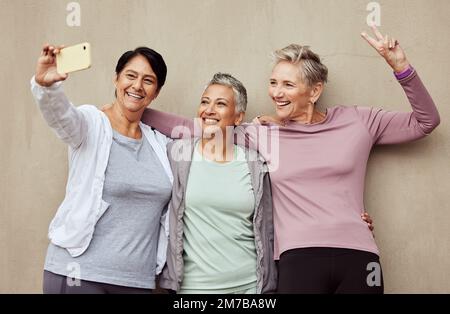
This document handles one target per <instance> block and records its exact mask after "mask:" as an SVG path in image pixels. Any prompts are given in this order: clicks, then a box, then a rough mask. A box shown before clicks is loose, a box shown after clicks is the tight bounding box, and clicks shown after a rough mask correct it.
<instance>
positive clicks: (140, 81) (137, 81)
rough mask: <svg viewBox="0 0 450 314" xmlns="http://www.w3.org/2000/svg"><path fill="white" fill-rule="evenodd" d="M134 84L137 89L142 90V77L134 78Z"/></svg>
mask: <svg viewBox="0 0 450 314" xmlns="http://www.w3.org/2000/svg"><path fill="white" fill-rule="evenodd" d="M132 86H133V89H134V90H135V91H141V90H142V79H139V78H138V79H136V80H134V82H133V85H132Z"/></svg>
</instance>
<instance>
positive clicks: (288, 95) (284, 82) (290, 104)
mask: <svg viewBox="0 0 450 314" xmlns="http://www.w3.org/2000/svg"><path fill="white" fill-rule="evenodd" d="M320 92H321V90H320ZM320 92H319V94H318V95H317V91H315V89H314V88H310V87H308V86H307V85H306V84H305V83H304V82H303V80H302V78H301V74H300V69H299V65H297V64H293V63H291V62H287V61H281V62H279V63H278V64H277V65H276V66H275V67H274V68H273V71H272V75H271V77H270V83H269V96H270V98H272V100H273V103H274V105H275V108H276V114H277V116H278V117H279V118H280V119H281V120H289V119H293V118H295V117H296V116H297V115H299V114H300V113H301V112H303V111H305V110H306V108H308V106H310V105H311V103H315V102H316V101H317V99H318V98H319V96H320Z"/></svg>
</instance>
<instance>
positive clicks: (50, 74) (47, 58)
mask: <svg viewBox="0 0 450 314" xmlns="http://www.w3.org/2000/svg"><path fill="white" fill-rule="evenodd" d="M62 48H64V46H58V47H56V46H53V45H49V44H45V45H44V46H43V47H42V51H41V55H40V57H39V59H38V62H37V66H36V75H35V80H36V83H38V84H39V85H41V86H46V87H49V86H52V85H53V84H54V83H56V82H59V81H64V80H65V79H67V77H68V76H67V74H66V73H64V74H59V73H58V72H57V70H56V56H57V55H58V53H59V52H60V50H61V49H62Z"/></svg>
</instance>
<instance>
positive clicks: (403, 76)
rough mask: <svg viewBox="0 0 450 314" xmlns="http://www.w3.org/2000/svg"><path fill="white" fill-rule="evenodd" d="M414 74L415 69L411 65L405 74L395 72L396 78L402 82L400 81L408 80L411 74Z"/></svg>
mask: <svg viewBox="0 0 450 314" xmlns="http://www.w3.org/2000/svg"><path fill="white" fill-rule="evenodd" d="M413 72H414V68H413V67H412V66H411V65H409V66H408V68H407V69H406V70H404V71H403V72H401V73H395V72H394V74H395V77H396V78H397V80H399V81H400V80H403V79H405V78H407V77H408V76H410V75H411V73H413Z"/></svg>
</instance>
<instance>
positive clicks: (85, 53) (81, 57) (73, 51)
mask: <svg viewBox="0 0 450 314" xmlns="http://www.w3.org/2000/svg"><path fill="white" fill-rule="evenodd" d="M90 67H91V45H90V44H89V43H82V44H78V45H74V46H70V47H65V48H63V49H61V51H60V52H59V54H57V55H56V71H58V73H61V74H63V73H71V72H76V71H81V70H86V69H89V68H90Z"/></svg>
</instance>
